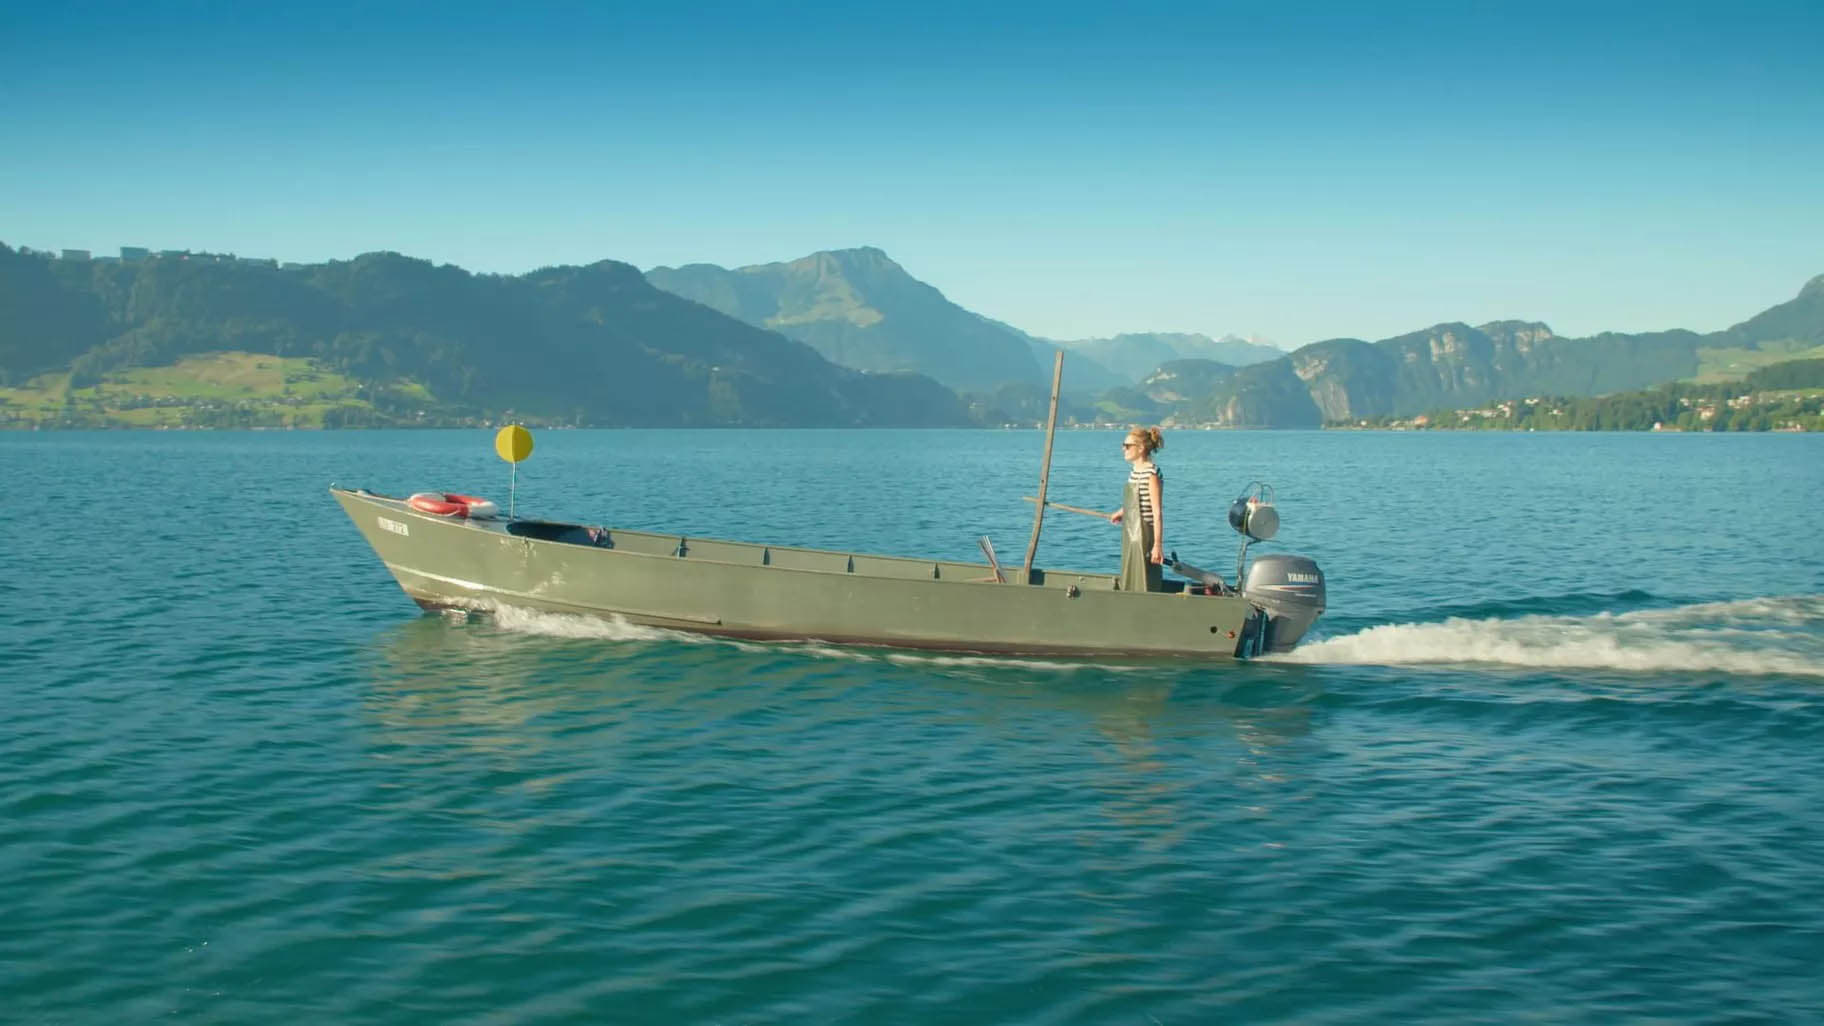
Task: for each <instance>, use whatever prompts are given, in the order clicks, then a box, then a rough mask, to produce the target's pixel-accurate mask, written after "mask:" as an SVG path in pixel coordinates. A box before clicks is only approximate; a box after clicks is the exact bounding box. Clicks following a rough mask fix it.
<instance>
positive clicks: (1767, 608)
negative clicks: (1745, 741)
mask: <svg viewBox="0 0 1824 1026" xmlns="http://www.w3.org/2000/svg"><path fill="white" fill-rule="evenodd" d="M1271 658H1272V659H1273V660H1274V661H1275V662H1288V663H1329V664H1345V665H1377V666H1406V665H1415V664H1428V663H1458V664H1462V663H1498V664H1503V665H1507V666H1522V667H1543V668H1563V669H1602V670H1626V671H1638V672H1656V671H1672V672H1697V673H1727V674H1740V675H1762V674H1780V675H1791V676H1807V677H1824V596H1821V595H1798V596H1786V597H1770V598H1752V599H1743V600H1740V601H1735V602H1706V603H1702V604H1699V605H1690V606H1678V607H1675V608H1671V609H1648V610H1639V611H1636V612H1628V613H1597V614H1595V615H1593V616H1548V615H1535V616H1521V617H1515V618H1512V619H1499V618H1495V619H1486V620H1470V619H1462V618H1452V619H1449V620H1445V621H1443V622H1442V623H1396V624H1384V625H1381V626H1378V627H1369V628H1367V629H1366V630H1361V631H1357V632H1356V633H1354V634H1348V635H1344V636H1342V637H1340V638H1327V639H1325V640H1323V641H1317V642H1312V643H1309V644H1305V645H1301V646H1299V647H1298V648H1297V649H1295V650H1294V651H1292V652H1290V653H1287V654H1285V655H1279V656H1273V657H1271Z"/></svg>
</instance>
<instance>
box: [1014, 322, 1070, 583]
mask: <svg viewBox="0 0 1824 1026" xmlns="http://www.w3.org/2000/svg"><path fill="white" fill-rule="evenodd" d="M1063 383H1064V350H1062V349H1060V350H1058V358H1057V359H1056V360H1054V361H1053V362H1052V365H1051V413H1050V414H1048V415H1047V416H1046V418H1045V463H1044V465H1043V466H1041V467H1040V468H1039V497H1038V501H1037V502H1036V503H1035V504H1034V507H1033V512H1032V540H1031V541H1029V542H1027V543H1026V564H1025V566H1023V567H1022V568H1021V570H1020V583H1021V584H1031V583H1032V558H1033V557H1034V556H1036V555H1038V552H1039V531H1040V529H1041V528H1043V527H1044V526H1045V486H1046V485H1047V484H1049V483H1050V482H1051V441H1052V438H1053V437H1055V436H1056V435H1057V433H1058V387H1059V386H1060V385H1062V384H1063Z"/></svg>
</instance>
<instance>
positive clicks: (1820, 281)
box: [1799, 274, 1824, 297]
mask: <svg viewBox="0 0 1824 1026" xmlns="http://www.w3.org/2000/svg"><path fill="white" fill-rule="evenodd" d="M1799 295H1800V296H1804V297H1810V296H1820V295H1824V274H1820V275H1818V276H1817V277H1816V278H1813V279H1811V280H1810V281H1808V282H1806V283H1805V287H1804V288H1802V289H1800V290H1799Z"/></svg>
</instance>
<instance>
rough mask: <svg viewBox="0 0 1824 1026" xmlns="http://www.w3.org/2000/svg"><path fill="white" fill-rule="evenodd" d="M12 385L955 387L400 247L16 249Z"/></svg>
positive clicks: (571, 401) (768, 413)
mask: <svg viewBox="0 0 1824 1026" xmlns="http://www.w3.org/2000/svg"><path fill="white" fill-rule="evenodd" d="M0 304H4V308H5V309H6V310H7V311H8V316H7V317H6V318H5V319H4V320H3V321H0V384H6V383H8V382H12V383H25V382H28V381H29V380H30V379H31V378H33V377H34V376H35V375H39V374H44V373H46V372H58V371H67V372H68V374H69V382H68V386H69V387H71V388H77V389H80V388H83V387H88V386H93V385H95V384H96V383H98V382H101V381H102V380H103V379H105V378H106V377H107V376H108V375H109V374H111V373H114V372H118V371H122V370H125V369H127V368H133V367H140V366H147V365H160V364H171V363H174V362H176V361H177V360H179V359H181V358H183V357H185V356H188V355H191V354H197V353H209V352H249V353H262V354H271V355H274V356H279V357H309V358H312V359H315V360H319V361H321V362H322V363H323V364H325V365H327V366H328V367H330V368H332V369H334V370H335V371H337V372H339V373H343V374H346V375H348V376H350V377H352V378H355V379H358V380H362V381H368V382H375V383H385V382H392V381H398V380H409V381H412V382H415V383H417V384H420V385H422V386H423V389H424V390H425V391H426V392H428V394H429V395H430V396H432V397H433V398H434V406H435V409H434V410H433V412H434V413H437V414H438V415H439V417H440V418H441V419H448V418H449V417H451V416H460V415H465V414H466V415H468V416H482V417H485V416H501V415H505V414H506V413H507V412H508V411H511V412H512V413H513V414H515V415H519V416H529V417H530V418H532V419H535V420H543V421H547V422H561V423H577V424H595V425H683V426H691V425H802V426H867V425H882V426H884V425H899V426H927V425H945V424H950V425H956V424H964V423H967V422H968V421H967V417H966V412H965V409H964V407H963V405H962V404H961V402H960V401H959V400H958V399H957V397H956V396H955V395H954V394H953V393H951V392H950V391H949V390H948V389H945V388H944V387H943V386H941V385H939V384H937V383H936V382H935V381H932V380H931V379H929V378H926V377H922V376H919V375H913V374H867V373H863V372H861V371H858V370H854V369H850V368H847V367H839V366H836V365H834V364H832V363H830V362H829V361H827V360H825V359H823V358H822V357H821V356H819V355H818V354H817V353H816V351H814V350H813V349H811V348H810V347H809V346H806V345H804V344H802V343H799V342H795V341H793V340H791V339H788V338H785V337H784V336H781V335H779V334H777V333H774V332H771V331H763V330H760V329H758V328H754V327H752V326H750V325H748V324H745V323H743V322H741V321H738V320H735V319H733V318H729V317H725V316H723V315H721V314H719V313H717V312H715V311H714V310H711V309H709V308H707V307H704V306H702V305H699V304H697V303H692V302H689V301H686V300H683V299H680V298H678V297H676V296H673V295H671V294H670V293H667V292H663V291H660V290H659V289H656V288H653V287H652V286H651V285H649V284H647V282H646V279H645V277H644V276H643V275H642V274H641V273H640V271H639V270H638V269H637V268H635V267H632V266H630V265H628V264H622V263H617V262H614V261H610V260H604V261H601V262H599V263H594V264H590V265H588V266H585V267H551V268H545V269H542V270H539V271H534V272H532V273H530V274H525V275H519V276H504V275H482V274H471V273H470V272H468V271H465V270H463V269H461V268H458V267H453V266H449V265H444V266H434V265H432V264H431V263H429V262H428V261H424V260H415V259H411V258H408V257H404V256H400V255H399V254H396V253H369V254H366V255H364V256H360V257H357V258H355V259H353V260H348V261H332V262H330V263H325V264H313V265H310V266H307V267H302V268H295V269H283V268H279V267H276V266H272V265H270V264H268V263H260V262H249V261H244V260H235V259H233V258H232V257H229V258H221V257H215V256H210V255H206V254H185V255H182V256H170V257H152V258H149V259H145V260H141V261H137V262H131V263H128V262H121V261H113V262H101V261H73V260H55V259H49V258H47V257H45V256H41V255H39V254H35V253H23V252H20V251H17V250H13V249H10V248H7V247H5V246H0Z"/></svg>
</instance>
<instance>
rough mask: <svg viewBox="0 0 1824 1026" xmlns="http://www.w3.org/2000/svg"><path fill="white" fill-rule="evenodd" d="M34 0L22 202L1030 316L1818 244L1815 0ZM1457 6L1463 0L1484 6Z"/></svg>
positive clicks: (1384, 332)
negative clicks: (937, 294) (863, 271)
mask: <svg viewBox="0 0 1824 1026" xmlns="http://www.w3.org/2000/svg"><path fill="white" fill-rule="evenodd" d="M258 7H259V5H248V6H246V7H243V6H242V5H237V4H184V3H159V4H146V3H138V2H136V3H130V4H129V3H118V4H116V3H100V4H76V5H69V6H68V7H67V8H66V7H65V5H50V4H43V5H41V6H40V9H37V10H30V9H20V8H17V7H14V8H13V9H11V10H9V12H8V14H7V15H6V16H5V19H4V22H3V23H0V66H3V67H4V68H5V69H6V70H5V73H4V75H3V76H0V241H4V242H6V243H7V244H9V245H13V246H19V245H28V246H34V247H47V248H60V247H84V248H89V249H93V250H95V251H97V252H112V251H113V250H114V248H115V247H117V246H119V245H122V244H129V245H145V246H151V247H153V248H179V249H183V248H187V249H206V250H214V251H231V252H235V253H240V254H243V255H254V256H273V257H277V258H279V259H282V260H302V261H314V260H323V259H330V258H346V257H349V256H353V255H354V254H357V253H361V252H365V251H368V250H374V249H391V250H397V251H400V252H403V253H407V254H411V255H414V256H421V257H426V258H429V259H432V260H435V261H438V262H440V263H442V262H447V263H454V264H459V265H461V266H463V267H467V268H470V269H473V270H480V271H496V272H510V273H519V272H523V271H526V270H530V269H532V268H534V267H538V266H542V265H546V264H559V263H583V262H589V261H594V260H598V259H602V258H613V259H617V260H624V261H627V262H630V263H633V264H637V265H639V266H640V267H642V268H646V267H652V266H655V265H659V264H672V265H675V264H681V263H692V262H707V263H716V264H722V265H725V266H736V265H741V264H749V263H761V262H767V261H773V260H782V259H790V258H794V257H798V256H802V255H804V254H806V253H809V252H811V251H814V250H818V249H831V248H839V247H847V246H859V245H874V246H879V247H881V248H883V249H885V250H886V251H887V252H888V253H889V254H890V255H891V256H893V257H894V258H895V259H897V260H898V261H899V262H900V263H901V264H903V265H904V266H905V267H906V268H907V270H909V271H910V272H911V273H912V274H914V275H915V276H917V277H919V278H922V279H924V280H925V281H928V282H930V283H931V284H933V285H935V286H937V287H938V288H939V289H942V290H943V291H944V292H945V293H946V294H947V295H948V296H949V297H950V298H951V299H953V300H955V301H957V302H959V303H962V304H963V305H965V306H967V307H969V308H971V309H974V310H976V311H979V312H981V313H984V314H987V315H989V316H992V317H995V318H999V319H1001V320H1005V321H1007V322H1009V323H1012V324H1014V325H1016V326H1018V327H1021V328H1024V329H1026V330H1028V331H1031V332H1034V333H1037V334H1042V335H1047V336H1052V337H1063V338H1073V337H1084V336H1092V335H1105V334H1110V333H1113V332H1117V331H1146V330H1183V331H1202V332H1206V333H1209V334H1212V335H1214V334H1221V333H1225V332H1236V333H1242V334H1256V335H1262V336H1265V337H1267V338H1269V339H1271V340H1273V341H1275V342H1277V343H1279V344H1281V345H1283V346H1286V347H1287V348H1292V347H1295V346H1298V345H1302V344H1304V343H1306V342H1310V341H1314V340H1317V339H1321V338H1328V337H1334V336H1355V337H1363V338H1370V339H1373V338H1381V337H1385V336H1388V335H1393V334H1397V333H1400V332H1404V331H1408V330H1413V329H1416V328H1420V327H1423V326H1426V325H1429V324H1431V323H1434V322H1437V321H1442V320H1465V321H1470V322H1472V323H1479V322H1482V321H1485V320H1492V319H1496V318H1508V317H1518V318H1527V319H1539V320H1545V321H1547V322H1549V323H1550V324H1551V325H1552V326H1553V327H1554V328H1555V329H1557V330H1558V331H1559V332H1560V333H1561V334H1570V335H1581V334H1589V333H1593V332H1596V331H1601V330H1609V329H1613V330H1624V331H1638V330H1648V329H1655V328H1665V327H1689V328H1694V329H1698V330H1713V329H1716V328H1721V327H1726V326H1727V325H1729V324H1731V323H1733V322H1735V321H1738V320H1741V319H1743V318H1745V317H1747V316H1749V315H1751V314H1753V313H1755V312H1757V311H1759V310H1760V309H1762V308H1764V307H1766V306H1769V305H1772V304H1773V303H1776V302H1780V301H1783V300H1785V299H1789V298H1791V297H1792V295H1793V294H1795V293H1796V292H1797V290H1798V289H1799V287H1800V286H1801V285H1802V284H1803V283H1804V281H1805V280H1806V279H1807V278H1809V277H1811V276H1812V275H1816V274H1821V273H1824V50H1821V49H1820V45H1821V44H1820V40H1824V3H1820V2H1818V0H1806V2H1794V3H1778V4H1767V3H1756V2H1753V0H1749V2H1743V3H1714V4H1703V5H1685V4H1679V3H1651V4H1649V3H1640V4H1627V5H1607V4H1600V3H1597V4H1586V3H1576V4H1556V3H1528V4H1509V5H1492V6H1485V5H1474V4H1455V3H1441V2H1440V3H1428V4H1405V3H1385V4H1368V3H1364V4H1354V3H1350V4H1296V3H1283V2H1274V3H1269V2H1262V0H1252V2H1249V3H1245V4H1226V3H1194V4H1183V5H1159V4H1144V3H1142V4H1137V5H1135V6H1132V7H1131V8H1128V9H1117V8H1118V5H1114V4H1107V5H1094V6H1086V7H1082V8H1078V7H1073V6H1072V5H1070V4H1067V3H1052V4H1043V5H1020V6H1010V5H1001V6H992V7H984V6H982V5H978V4H976V3H958V4H950V3H925V4H920V5H918V6H916V7H912V6H906V7H889V8H883V9H880V10H875V11H869V10H866V9H864V8H865V7H866V5H860V4H848V3H844V4H840V5H827V6H826V5H820V4H780V3H766V4H760V3H754V4H713V3H711V4H701V3H698V4H676V5H665V4H649V3H642V4H624V5H623V4H585V3H576V4H566V5H561V6H536V7H534V6H527V7H525V8H523V9H522V8H520V7H517V6H516V5H513V4H502V3H487V4H473V5H471V4H466V3H461V2H448V3H436V4H423V5H411V6H400V5H367V4H363V5H350V6H346V7H338V6H336V5H333V4H298V5H283V6H281V5H272V6H270V7H269V8H266V9H257V8H258ZM1472 8H1474V9H1472Z"/></svg>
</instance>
